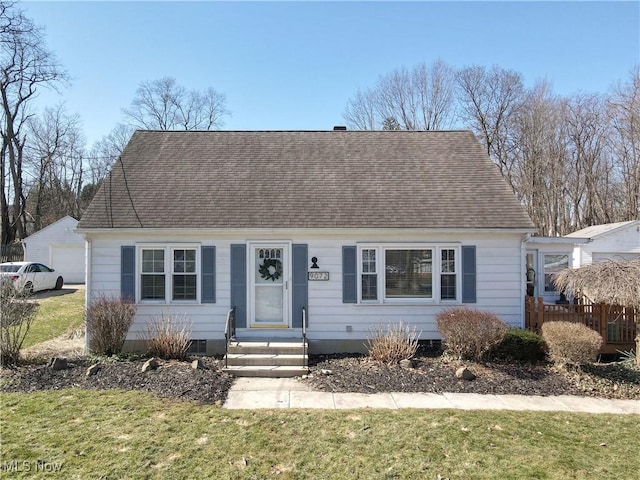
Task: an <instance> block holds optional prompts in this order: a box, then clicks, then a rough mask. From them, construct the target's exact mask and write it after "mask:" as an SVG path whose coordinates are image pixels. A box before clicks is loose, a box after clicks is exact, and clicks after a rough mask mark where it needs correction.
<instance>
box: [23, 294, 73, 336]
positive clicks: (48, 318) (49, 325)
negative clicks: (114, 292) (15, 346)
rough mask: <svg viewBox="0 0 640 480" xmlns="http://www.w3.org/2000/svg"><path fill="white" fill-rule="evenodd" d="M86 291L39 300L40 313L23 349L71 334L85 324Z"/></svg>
mask: <svg viewBox="0 0 640 480" xmlns="http://www.w3.org/2000/svg"><path fill="white" fill-rule="evenodd" d="M84 300H85V298H84V290H83V289H78V290H76V291H74V292H73V293H68V294H65V295H59V296H54V297H49V298H42V299H37V300H36V302H37V303H38V305H39V307H38V313H37V314H36V318H35V320H34V322H33V324H32V325H31V328H30V329H29V333H28V334H27V337H26V338H25V341H24V343H23V344H22V348H27V347H31V346H33V345H36V344H38V343H41V342H44V341H46V340H51V339H53V338H56V337H58V336H60V335H62V334H65V333H71V332H72V331H73V330H75V329H77V328H79V327H80V326H81V325H82V323H83V322H84Z"/></svg>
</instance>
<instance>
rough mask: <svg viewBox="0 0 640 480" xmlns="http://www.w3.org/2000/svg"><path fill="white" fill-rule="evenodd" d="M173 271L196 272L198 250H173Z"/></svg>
mask: <svg viewBox="0 0 640 480" xmlns="http://www.w3.org/2000/svg"><path fill="white" fill-rule="evenodd" d="M173 271H174V273H195V271H196V251H195V250H174V251H173Z"/></svg>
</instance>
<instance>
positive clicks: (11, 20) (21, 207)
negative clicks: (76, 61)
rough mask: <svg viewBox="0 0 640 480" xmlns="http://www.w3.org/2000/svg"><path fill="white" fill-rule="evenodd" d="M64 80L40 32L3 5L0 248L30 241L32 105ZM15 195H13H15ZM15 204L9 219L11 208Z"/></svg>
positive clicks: (12, 7)
mask: <svg viewBox="0 0 640 480" xmlns="http://www.w3.org/2000/svg"><path fill="white" fill-rule="evenodd" d="M66 78H67V77H66V74H65V72H63V71H62V70H61V68H60V66H59V65H58V63H57V61H56V59H55V57H54V56H53V54H52V53H51V52H50V51H49V50H47V48H46V46H45V43H44V39H43V33H42V30H41V29H40V28H38V27H36V26H35V25H34V24H33V22H32V21H31V20H30V19H28V18H27V17H25V16H24V14H23V12H22V11H20V10H19V9H17V8H16V6H15V4H14V3H13V2H4V1H0V97H1V101H2V106H1V110H0V124H1V125H0V133H1V135H2V149H1V151H0V152H1V154H2V195H1V197H2V208H1V209H2V234H1V240H2V244H5V243H10V242H11V241H12V240H13V239H14V238H15V237H16V236H17V237H18V238H24V237H25V236H26V233H27V232H26V214H25V213H26V212H25V208H26V195H25V192H24V179H23V154H24V147H25V142H26V135H25V132H24V129H25V125H26V122H27V119H28V118H29V117H30V115H31V112H30V111H29V104H30V100H31V99H32V98H33V97H34V95H35V94H36V92H37V91H38V89H39V88H40V87H43V86H49V87H54V88H55V86H56V85H57V84H59V83H60V82H64V81H65V80H66ZM11 190H12V191H11ZM11 202H12V203H13V212H12V214H11V215H10V212H9V205H10V203H11Z"/></svg>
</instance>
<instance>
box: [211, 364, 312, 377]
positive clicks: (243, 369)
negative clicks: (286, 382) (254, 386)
mask: <svg viewBox="0 0 640 480" xmlns="http://www.w3.org/2000/svg"><path fill="white" fill-rule="evenodd" d="M223 371H225V372H227V373H230V374H231V375H234V376H236V377H271V378H287V377H299V376H301V375H306V374H307V373H309V369H308V368H307V367H293V366H279V367H276V366H267V365H262V366H255V365H254V366H234V367H232V366H229V367H227V368H225V369H223Z"/></svg>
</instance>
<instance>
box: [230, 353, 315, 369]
mask: <svg viewBox="0 0 640 480" xmlns="http://www.w3.org/2000/svg"><path fill="white" fill-rule="evenodd" d="M227 363H228V365H229V366H234V367H246V366H265V365H271V366H274V367H284V366H294V367H300V366H303V365H304V364H305V358H304V355H302V354H300V355H288V354H274V353H268V354H267V353H265V354H262V353H252V354H246V353H229V354H227Z"/></svg>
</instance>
